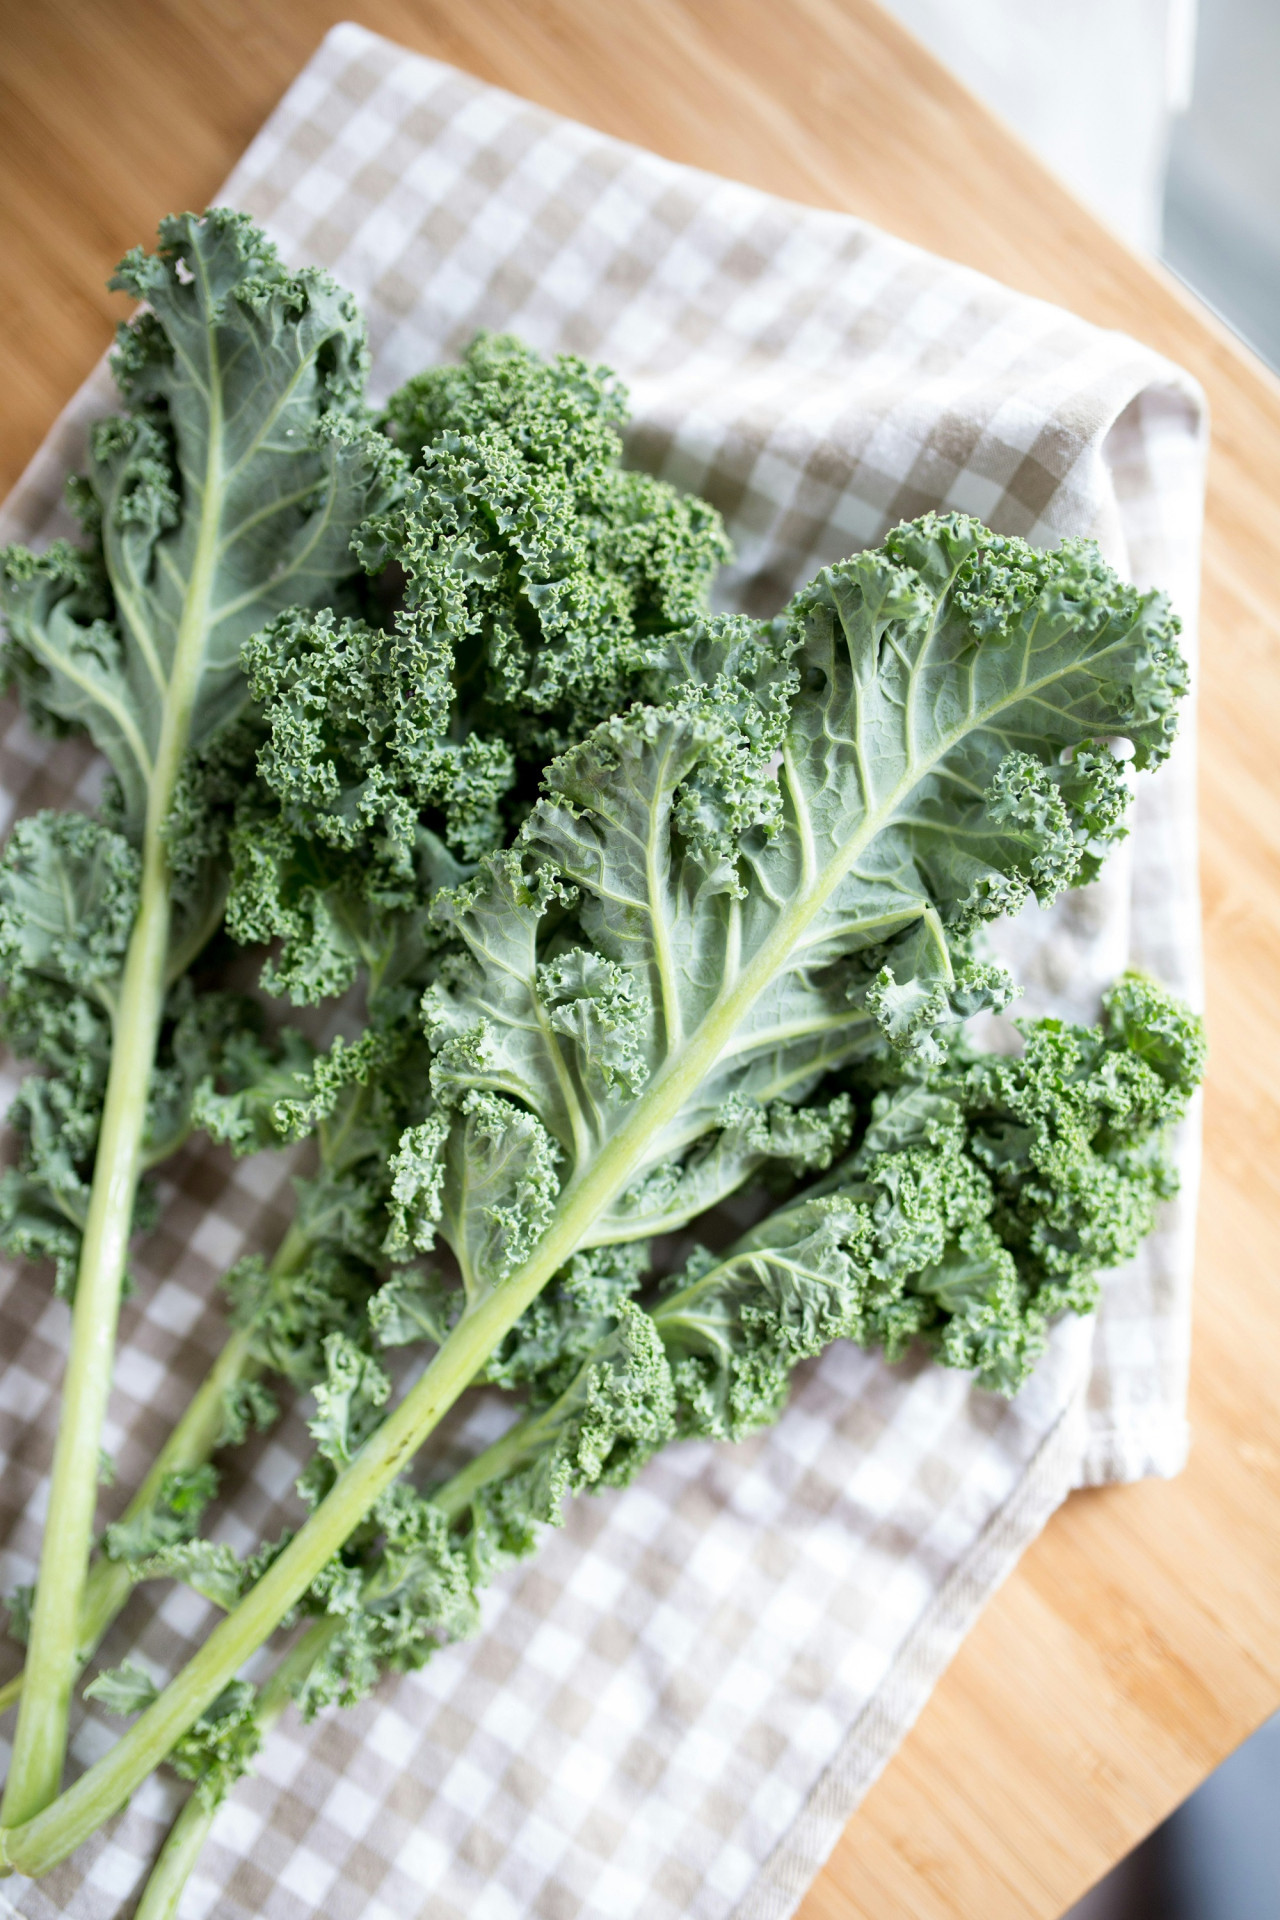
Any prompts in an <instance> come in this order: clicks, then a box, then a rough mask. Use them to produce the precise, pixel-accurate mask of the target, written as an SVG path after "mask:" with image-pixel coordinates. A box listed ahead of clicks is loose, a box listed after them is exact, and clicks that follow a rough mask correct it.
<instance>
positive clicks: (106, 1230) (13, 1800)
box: [0, 832, 170, 1822]
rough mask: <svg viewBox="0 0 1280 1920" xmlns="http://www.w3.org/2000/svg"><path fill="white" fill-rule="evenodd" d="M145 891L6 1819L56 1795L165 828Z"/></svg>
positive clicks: (157, 996) (147, 854) (77, 1312)
mask: <svg viewBox="0 0 1280 1920" xmlns="http://www.w3.org/2000/svg"><path fill="white" fill-rule="evenodd" d="M148 841H149V842H151V843H152V844H149V845H148V846H147V848H146V849H145V851H144V856H143V878H142V894H141V900H140V904H139V910H138V918H137V920H136V922H135V924H134V930H133V934H132V936H131V938H130V941H129V949H128V954H127V956H126V960H125V968H124V977H123V980H122V982H121V991H120V1002H119V1009H118V1012H117V1016H116V1019H115V1022H114V1031H113V1038H112V1052H111V1068H110V1072H109V1074H108V1078H107V1092H106V1100H105V1104H104V1106H103V1113H102V1131H101V1134H100V1136H99V1142H98V1151H97V1156H96V1159H95V1162H94V1170H93V1188H92V1192H91V1194H90V1199H89V1212H88V1218H87V1220H86V1222H85V1231H84V1241H83V1246H82V1249H81V1255H80V1265H79V1270H78V1273H77V1277H76V1294H75V1306H74V1308H73V1312H72V1321H71V1353H70V1358H69V1360H68V1363H67V1372H66V1378H65V1380H64V1383H63V1389H62V1406H61V1414H60V1417H59V1422H58V1437H57V1442H56V1445H55V1448H54V1456H53V1478H52V1485H51V1488H50V1494H49V1512H48V1518H47V1520H46V1522H45V1529H44V1540H43V1545H42V1550H41V1555H40V1571H39V1578H38V1582H37V1586H36V1598H35V1605H34V1607H33V1609H32V1616H31V1638H30V1644H29V1649H28V1653H27V1665H26V1680H25V1682H24V1685H23V1690H22V1706H21V1710H20V1712H19V1715H18V1727H17V1733H16V1736H15V1740H14V1750H13V1762H12V1765H11V1768H10V1772H9V1778H8V1781H7V1783H6V1787H5V1794H4V1803H3V1812H2V1815H0V1817H3V1818H4V1819H6V1820H12V1821H16V1822H21V1821H23V1820H27V1819H30V1818H31V1816H32V1815H33V1814H35V1813H38V1812H39V1811H40V1809H41V1807H44V1806H47V1805H48V1803H49V1801H50V1800H51V1799H52V1798H53V1797H54V1795H55V1794H56V1793H57V1791H58V1783H59V1780H60V1778H61V1775H62V1758H63V1754H64V1752H65V1751H66V1742H67V1714H68V1710H69V1707H70V1703H71V1690H72V1687H73V1686H74V1684H75V1677H76V1667H77V1663H76V1647H77V1642H78V1638H79V1626H80V1615H81V1608H82V1603H83V1598H84V1590H85V1579H86V1576H87V1573H88V1567H89V1554H90V1551H91V1548H92V1544H93V1516H94V1508H95V1506H96V1504H97V1497H98V1449H99V1446H100V1444H101V1440H102V1425H103V1420H104V1418H105V1416H106V1410H107V1396H108V1394H109V1393H110V1391H111V1373H112V1361H113V1358H114V1354H115V1344H116V1327H117V1322H118V1320H119V1315H120V1295H121V1288H122V1284H123V1280H124V1270H125V1260H126V1257H127V1254H128V1247H129V1235H130V1232H131V1230H132V1225H133V1208H134V1199H135V1196H136V1193H137V1187H138V1180H139V1176H140V1174H141V1160H142V1135H143V1130H144V1128H145V1126H146V1120H147V1090H148V1086H149V1083H150V1078H151V1064H152V1061H153V1059H154V1057H155V1050H156V1041H157V1038H158V1036H159V1030H160V1018H161V1014H162V1011H163V1006H164V969H165V959H166V953H167V948H168V939H169V904H170V903H169V883H168V874H167V868H166V862H165V858H164V848H163V845H162V843H161V842H160V839H159V834H158V832H157V833H156V834H154V835H152V834H151V833H150V832H149V833H148Z"/></svg>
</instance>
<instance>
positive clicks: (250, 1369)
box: [0, 1220, 311, 1713]
mask: <svg viewBox="0 0 1280 1920" xmlns="http://www.w3.org/2000/svg"><path fill="white" fill-rule="evenodd" d="M310 1247H311V1241H310V1239H309V1238H308V1236H307V1234H306V1233H304V1232H303V1230H302V1228H301V1227H299V1225H298V1223H297V1221H296V1220H295V1221H294V1222H293V1223H292V1224H291V1226H290V1227H289V1230H288V1232H287V1233H286V1234H285V1237H284V1239H283V1240H282V1241H281V1243H280V1246H279V1248H278V1250H277V1252H276V1256H275V1258H274V1260H273V1261H272V1262H271V1276H272V1278H273V1279H277V1280H278V1279H283V1278H284V1277H285V1276H286V1275H288V1274H291V1273H295V1272H296V1271H297V1270H298V1268H299V1267H300V1266H301V1265H302V1263H303V1261H304V1260H305V1259H306V1256H307V1253H308V1251H309V1250H310ZM253 1334H254V1330H253V1328H252V1327H251V1326H250V1327H235V1328H233V1329H232V1331H231V1333H230V1334H228V1336H227V1339H226V1341H225V1342H224V1344H223V1347H222V1351H221V1352H220V1353H219V1355H218V1357H217V1359H216V1360H215V1361H214V1363H213V1365H212V1366H211V1367H210V1369H209V1371H208V1373H207V1374H206V1375H205V1377H204V1379H203V1380H202V1381H201V1383H200V1385H199V1386H198V1387H197V1388H196V1391H195V1394H194V1395H193V1397H192V1399H191V1400H190V1402H189V1403H188V1406H187V1410H186V1412H185V1413H184V1414H183V1416H182V1418H181V1419H180V1420H179V1421H178V1424H177V1425H176V1426H175V1427H174V1429H173V1432H172V1433H171V1434H170V1435H169V1438H168V1439H167V1440H166V1441H165V1443H164V1446H163V1447H162V1448H161V1450H160V1452H159V1453H158V1454H157V1455H156V1458H155V1462H154V1464H153V1465H152V1468H151V1471H150V1472H149V1473H148V1474H147V1477H146V1479H145V1480H144V1481H143V1482H142V1485H141V1486H140V1487H139V1488H138V1491H137V1492H136V1493H135V1494H134V1496H133V1498H132V1500H130V1502H129V1504H128V1506H127V1507H126V1508H125V1510H124V1513H123V1514H122V1516H121V1518H122V1520H134V1519H137V1518H138V1516H139V1515H141V1514H145V1513H147V1512H149V1511H150V1509H151V1508H152V1507H153V1506H154V1504H155V1502H156V1500H157V1498H158V1497H159V1494H160V1489H161V1486H162V1485H163V1482H164V1478H165V1475H166V1474H168V1473H177V1472H181V1471H183V1470H185V1469H189V1468H192V1467H199V1466H203V1465H204V1463H205V1461H206V1460H207V1459H208V1458H209V1456H210V1455H211V1454H212V1453H213V1452H214V1451H215V1450H216V1448H217V1445H218V1440H219V1436H220V1435H221V1433H222V1429H223V1423H224V1420H225V1417H226V1400H227V1394H228V1392H229V1390H230V1389H231V1388H232V1387H234V1386H235V1385H237V1383H238V1382H240V1381H242V1380H249V1379H252V1378H254V1377H255V1376H256V1375H257V1374H258V1373H259V1372H261V1370H262V1369H261V1363H260V1362H259V1361H258V1360H256V1359H255V1358H254V1355H253V1351H252V1348H253ZM133 1585H134V1574H133V1570H132V1568H131V1567H130V1565H129V1563H128V1562H127V1561H123V1560H108V1559H106V1558H105V1557H101V1558H99V1559H97V1560H95V1561H94V1562H93V1564H92V1566H91V1567H90V1569H89V1574H88V1578H87V1580H86V1581H85V1589H84V1604H83V1606H82V1608H81V1613H80V1630H79V1634H78V1636H77V1642H76V1671H77V1674H78V1673H79V1672H80V1670H81V1669H82V1668H83V1667H84V1665H85V1663H86V1662H87V1661H88V1660H89V1659H90V1658H91V1657H92V1655H93V1654H94V1653H95V1652H96V1651H97V1649H98V1646H99V1644H100V1642H101V1640H102V1637H103V1635H104V1634H105V1633H106V1631H107V1628H108V1627H109V1626H110V1625H111V1623H112V1621H113V1620H114V1619H115V1617H116V1615H117V1614H118V1613H119V1611H120V1609H121V1608H122V1607H123V1605H124V1603H125V1601H126V1600H127V1599H128V1598H129V1595H130V1593H131V1592H132V1591H133ZM24 1677H25V1676H24V1674H23V1673H16V1674H15V1675H14V1677H13V1679H12V1680H10V1681H9V1682H8V1684H7V1685H6V1686H4V1687H0V1713H3V1712H4V1711H5V1710H6V1709H7V1708H8V1707H10V1706H12V1705H13V1704H14V1703H15V1701H17V1700H18V1698H19V1697H20V1695H21V1693H22V1689H23V1683H24Z"/></svg>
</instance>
